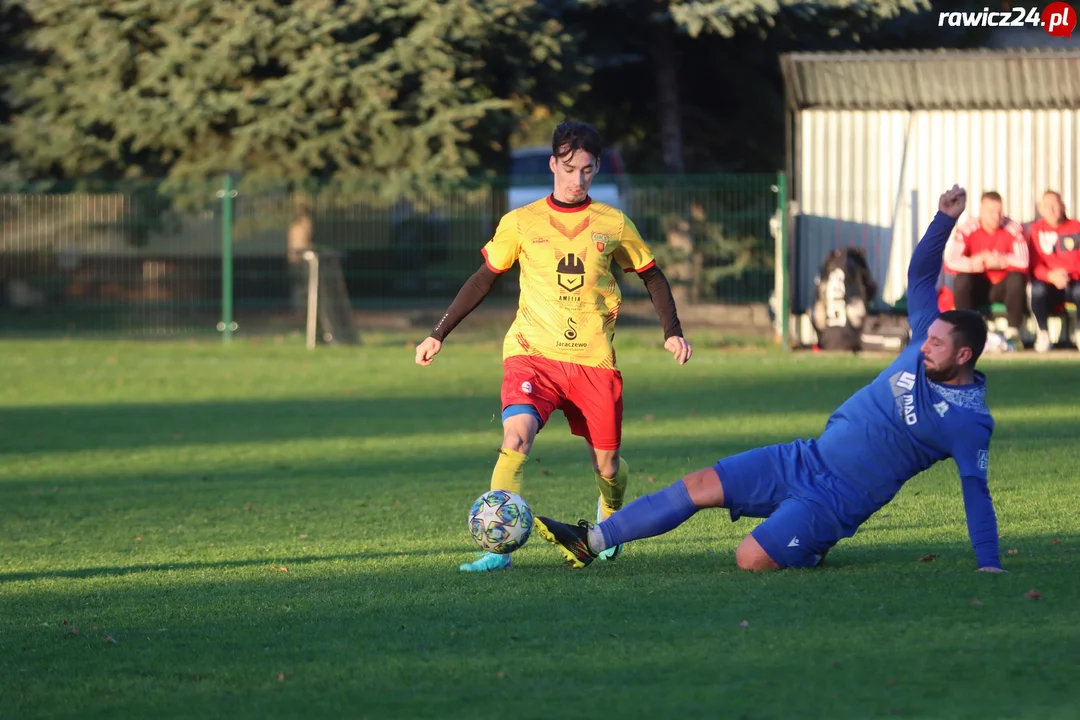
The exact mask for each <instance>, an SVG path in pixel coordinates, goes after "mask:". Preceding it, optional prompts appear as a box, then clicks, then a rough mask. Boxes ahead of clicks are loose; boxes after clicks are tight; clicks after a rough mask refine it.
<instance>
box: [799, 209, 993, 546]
mask: <svg viewBox="0 0 1080 720" xmlns="http://www.w3.org/2000/svg"><path fill="white" fill-rule="evenodd" d="M954 224H955V220H953V219H952V218H949V217H948V216H945V215H944V214H940V213H939V215H938V216H937V217H936V218H935V219H934V222H933V223H931V226H930V228H929V229H928V230H927V233H926V236H925V237H924V238H923V240H922V241H921V242H920V243H919V245H918V246H917V248H916V251H915V253H914V255H913V257H912V261H911V267H910V269H909V275H908V318H909V322H910V324H911V328H912V338H911V342H910V344H909V345H908V347H907V348H906V349H905V350H904V351H903V352H902V353H900V355H899V356H898V357H897V358H896V360H894V361H893V362H892V363H891V364H890V365H889V367H888V368H886V369H885V370H884V371H883V372H882V373H881V374H879V375H878V376H877V378H875V379H874V381H873V382H871V383H870V384H869V385H867V386H866V387H864V388H863V389H862V390H860V391H859V392H857V393H855V394H854V395H853V396H852V397H851V398H849V399H848V400H847V402H845V403H844V404H843V405H841V406H840V407H839V408H838V409H837V410H836V411H835V412H834V413H833V414H832V416H830V418H829V420H828V422H827V423H826V426H825V431H824V433H823V434H822V435H821V437H820V438H818V440H817V442H816V445H817V450H818V452H819V454H820V456H821V459H822V462H823V463H824V464H825V466H826V467H827V468H828V469H829V470H830V471H831V472H832V473H833V474H834V475H835V476H836V480H837V482H836V483H835V486H834V487H833V488H832V492H830V493H828V495H829V496H830V498H829V499H828V500H829V502H828V504H829V505H830V506H832V507H833V510H834V512H835V513H836V515H837V518H838V520H839V521H840V522H841V523H842V524H843V525H845V526H846V527H847V528H848V529H849V530H854V528H855V527H856V526H858V525H859V524H861V523H862V522H863V521H864V520H865V519H866V518H868V517H869V516H870V515H872V514H873V513H874V512H876V511H877V510H878V509H880V508H881V507H882V506H883V505H885V504H886V503H887V502H889V501H890V500H891V499H892V498H893V497H894V496H895V495H896V493H898V492H899V491H900V488H901V487H903V485H904V483H905V482H907V481H908V480H910V479H911V478H912V477H914V476H915V475H918V474H919V473H920V472H922V471H924V470H926V469H927V468H929V467H931V466H932V465H934V464H935V463H937V462H940V461H942V460H945V459H947V458H950V457H951V458H953V460H954V461H955V462H956V466H957V469H958V470H959V472H960V475H961V477H963V478H965V479H966V480H967V481H968V482H969V483H970V484H971V486H972V487H974V488H979V487H981V488H983V489H985V487H986V481H987V470H988V468H989V462H990V437H991V435H992V433H993V430H994V421H993V418H992V417H991V415H990V411H989V410H988V409H987V406H986V401H985V398H986V377H985V375H983V374H982V373H981V372H976V373H975V381H974V382H973V383H971V384H970V385H951V384H949V385H947V384H941V383H936V382H933V381H931V380H930V379H929V378H927V377H926V368H925V367H924V360H923V354H922V345H923V343H924V342H925V341H926V336H927V330H928V329H929V327H930V325H931V323H933V321H934V320H935V319H936V318H937V315H938V311H937V293H936V282H937V277H938V274H939V273H940V270H941V254H942V252H943V250H944V245H945V241H946V240H947V239H948V236H949V233H950V231H951V230H952V227H953V225H954ZM977 494H978V493H972V498H975V495H977ZM965 498H967V496H966V495H965ZM988 502H989V497H988V495H987V497H986V503H988ZM986 503H983V502H981V501H979V500H978V499H977V498H975V501H974V502H972V504H971V508H975V506H976V505H978V506H979V509H978V510H976V511H975V512H976V513H977V514H978V515H979V517H978V518H974V522H975V525H977V526H979V528H980V532H983V533H984V534H985V531H984V529H985V528H986V527H988V526H989V525H988V523H987V522H986V521H985V520H986V519H985V518H983V517H982V516H983V515H985V514H986V512H987V510H986V507H987V504H986ZM989 512H990V514H991V518H992V506H991V509H990V510H989ZM969 521H972V518H970V517H969ZM995 540H996V537H995Z"/></svg>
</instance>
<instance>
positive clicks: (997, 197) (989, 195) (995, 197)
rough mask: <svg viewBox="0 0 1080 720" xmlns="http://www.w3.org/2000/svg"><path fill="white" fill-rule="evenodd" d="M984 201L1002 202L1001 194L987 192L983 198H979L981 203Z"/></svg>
mask: <svg viewBox="0 0 1080 720" xmlns="http://www.w3.org/2000/svg"><path fill="white" fill-rule="evenodd" d="M983 200H993V201H994V202H1001V193H999V192H994V191H993V190H987V191H986V192H984V193H983V194H982V197H981V198H979V202H982V201H983Z"/></svg>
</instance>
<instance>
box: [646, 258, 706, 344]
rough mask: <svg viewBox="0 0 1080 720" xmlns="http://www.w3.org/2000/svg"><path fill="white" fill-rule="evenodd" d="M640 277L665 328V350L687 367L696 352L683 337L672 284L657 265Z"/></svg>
mask: <svg viewBox="0 0 1080 720" xmlns="http://www.w3.org/2000/svg"><path fill="white" fill-rule="evenodd" d="M638 277H640V278H641V280H642V282H644V283H645V289H646V290H648V291H649V299H650V300H652V304H653V309H654V310H655V311H656V317H658V318H659V319H660V324H661V325H663V327H664V348H665V349H666V350H667V351H668V352H670V353H671V354H672V355H674V356H675V359H676V360H678V362H679V364H680V365H685V364H686V363H687V362H688V361H689V360H690V356H691V355H692V354H693V352H694V350H693V348H691V347H690V343H688V342H687V341H686V338H684V337H683V331H682V323H680V322H679V313H678V311H677V310H676V309H675V297H674V296H673V295H672V294H671V283H669V282H668V279H667V276H666V275H664V271H663V270H661V269H660V268H659V267H658V266H656V265H651V266H650V267H648V268H647V269H645V270H642V271H641V272H640V273H638Z"/></svg>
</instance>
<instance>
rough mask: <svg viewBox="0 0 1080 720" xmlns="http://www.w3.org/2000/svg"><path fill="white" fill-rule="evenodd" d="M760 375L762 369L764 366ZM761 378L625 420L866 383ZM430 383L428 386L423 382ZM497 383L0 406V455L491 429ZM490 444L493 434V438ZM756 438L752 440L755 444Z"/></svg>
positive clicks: (1014, 384) (773, 409) (1078, 391)
mask: <svg viewBox="0 0 1080 720" xmlns="http://www.w3.org/2000/svg"><path fill="white" fill-rule="evenodd" d="M763 372H765V371H763ZM768 372H769V374H768V375H766V376H760V377H757V376H755V377H745V376H744V377H738V378H734V379H727V380H726V379H725V378H723V377H716V378H709V379H707V380H702V379H701V378H698V379H697V380H695V381H688V380H678V379H675V380H672V382H670V383H668V384H665V385H663V386H662V387H661V386H657V385H656V384H655V383H654V382H651V381H650V382H642V383H638V384H637V386H636V388H635V384H633V383H631V382H630V381H628V384H627V388H626V390H625V393H626V417H627V421H628V422H631V421H633V420H634V419H639V418H643V417H645V416H651V417H653V418H655V419H657V420H664V419H678V420H687V419H690V418H691V417H696V418H703V419H704V418H710V417H712V418H724V417H730V416H747V415H755V416H763V417H764V416H769V415H792V414H796V413H815V414H820V420H821V422H820V427H823V426H824V423H825V420H826V418H827V417H828V415H829V414H830V413H831V412H832V411H833V410H835V409H836V407H838V406H839V405H840V404H841V403H842V402H843V401H844V400H846V399H847V398H848V397H849V396H850V395H851V394H852V393H853V392H855V391H857V390H858V389H859V388H861V387H862V386H863V384H864V383H865V382H866V381H868V380H869V379H872V377H873V376H874V375H875V372H873V371H871V370H869V369H867V370H866V371H865V372H860V376H858V377H854V376H852V374H851V371H850V369H825V368H820V367H817V368H804V367H793V366H787V365H783V364H781V365H777V366H775V367H770V368H768ZM988 372H989V375H990V387H991V391H990V404H991V408H992V409H1004V408H1017V407H1029V406H1031V405H1032V404H1033V403H1037V402H1038V401H1039V400H1040V398H1041V399H1043V400H1045V401H1057V402H1060V401H1061V400H1063V399H1067V398H1071V397H1076V396H1077V395H1080V373H1078V372H1077V371H1076V369H1075V368H1074V367H1072V366H1071V365H1057V364H1053V365H1046V366H1040V367H1038V368H1035V367H1028V366H1024V367H1020V366H1008V367H995V368H991V369H990V370H989V371H988ZM431 387H432V389H433V390H434V389H435V385H434V383H432V384H431ZM499 410H500V408H499V400H498V396H497V379H493V381H492V391H491V394H489V395H482V396H473V397H464V396H462V397H445V396H440V395H433V396H431V397H426V396H422V395H420V396H415V397H385V398H379V397H376V398H365V399H345V398H335V399H326V398H317V399H311V400H263V401H260V400H244V401H232V402H196V403H170V404H154V403H147V404H123V405H69V406H64V405H51V406H44V407H41V406H33V407H17V406H16V407H12V406H8V407H3V408H0V424H3V425H4V426H5V427H10V428H18V429H19V432H18V433H8V434H5V436H4V437H3V438H2V439H0V454H12V453H20V454H21V453H34V452H72V451H80V450H118V451H120V450H131V449H137V448H146V447H156V446H169V445H174V446H187V445H223V444H229V443H253V442H279V441H290V440H298V439H327V438H350V437H356V438H382V437H408V436H410V435H415V434H431V433H455V432H462V431H466V432H484V431H489V430H490V431H491V432H492V433H493V435H497V434H498V432H499V426H500V423H499V421H498V418H497V414H498V412H499ZM496 442H497V440H496ZM759 444H760V443H759Z"/></svg>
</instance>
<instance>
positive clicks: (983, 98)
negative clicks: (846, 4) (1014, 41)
mask: <svg viewBox="0 0 1080 720" xmlns="http://www.w3.org/2000/svg"><path fill="white" fill-rule="evenodd" d="M780 67H781V70H782V71H783V73H784V84H785V90H786V95H787V102H788V107H789V108H790V109H792V110H807V109H825V110H1037V109H1080V50H1076V49H1070V50H1019V49H1017V50H917V51H874V52H843V53H790V54H785V55H781V57H780Z"/></svg>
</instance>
